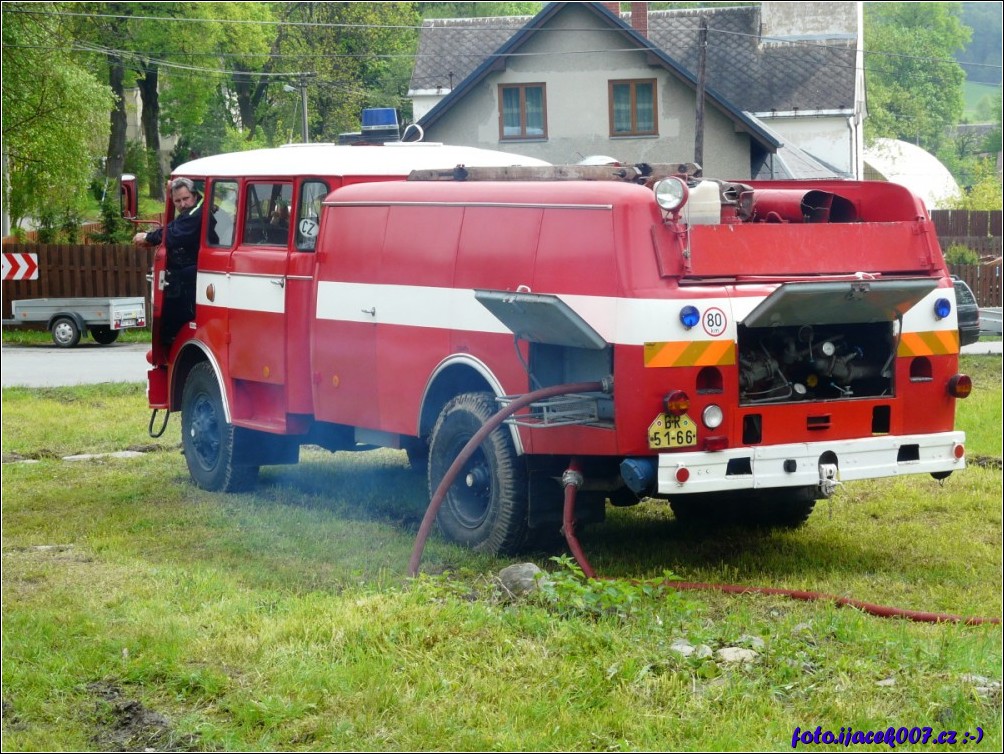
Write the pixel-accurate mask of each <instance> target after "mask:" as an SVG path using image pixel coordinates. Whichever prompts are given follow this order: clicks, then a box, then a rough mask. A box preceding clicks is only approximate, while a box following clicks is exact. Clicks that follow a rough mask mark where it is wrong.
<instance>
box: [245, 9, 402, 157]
mask: <svg viewBox="0 0 1004 754" xmlns="http://www.w3.org/2000/svg"><path fill="white" fill-rule="evenodd" d="M273 12H274V14H275V18H276V20H277V21H279V22H281V23H280V24H279V26H278V31H277V33H276V35H275V37H274V39H273V41H272V45H271V54H270V55H269V57H268V58H267V60H266V61H265V62H264V63H259V64H258V65H257V66H256V65H254V61H252V60H246V61H235V63H234V69H235V75H234V77H233V81H232V84H231V90H232V91H233V92H234V94H235V97H236V102H237V106H238V111H239V113H240V118H241V125H242V127H243V128H244V130H245V133H246V134H247V137H248V138H249V139H251V138H254V137H255V136H256V135H257V133H258V130H259V129H261V130H262V132H263V135H264V137H265V139H266V140H267V141H268V142H269V143H270V144H274V143H277V142H283V141H286V140H287V138H288V135H289V131H290V129H291V128H292V127H295V126H296V125H297V119H296V118H294V117H293V114H292V110H291V108H290V105H294V106H296V103H297V100H296V99H295V98H291V97H290V95H289V94H288V93H285V92H284V91H283V89H282V86H283V84H286V85H287V86H288V85H293V86H296V87H297V88H299V86H300V84H301V82H302V83H305V84H306V86H307V90H308V102H309V103H310V104H309V105H308V112H309V116H310V124H309V130H310V135H311V138H312V139H313V140H319V141H337V139H338V134H339V133H341V132H344V131H347V130H352V129H355V128H357V127H358V123H359V113H360V111H361V110H362V108H363V107H365V106H369V105H383V106H388V107H399V106H401V105H402V103H403V101H404V95H405V94H406V92H407V82H408V77H409V76H410V73H411V69H410V66H411V59H410V54H411V53H413V52H414V50H415V48H416V46H417V36H418V35H417V30H416V28H415V27H417V25H418V23H419V18H418V14H417V12H416V11H415V7H414V3H348V2H301V3H274V4H273ZM278 74H286V76H285V77H283V76H280V75H278Z"/></svg>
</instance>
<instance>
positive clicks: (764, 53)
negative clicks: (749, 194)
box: [411, 6, 855, 112]
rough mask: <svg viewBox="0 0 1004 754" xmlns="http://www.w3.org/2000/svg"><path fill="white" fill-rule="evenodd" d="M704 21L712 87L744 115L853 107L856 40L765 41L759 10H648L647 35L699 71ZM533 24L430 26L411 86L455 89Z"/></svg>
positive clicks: (471, 21) (516, 20)
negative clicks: (761, 36) (699, 37)
mask: <svg viewBox="0 0 1004 754" xmlns="http://www.w3.org/2000/svg"><path fill="white" fill-rule="evenodd" d="M702 16H704V17H706V18H707V19H708V27H709V31H708V59H707V75H708V86H709V87H710V88H712V89H714V90H716V91H717V92H718V93H719V94H721V95H722V96H723V97H725V99H727V100H728V101H730V102H732V103H733V104H735V105H736V106H738V107H739V108H740V109H742V110H745V111H749V112H769V111H771V110H777V111H789V110H795V109H799V110H831V109H848V110H850V109H852V108H853V107H854V78H855V76H854V73H855V72H854V62H855V60H854V59H855V54H854V40H852V39H826V40H815V41H813V40H808V41H803V42H771V41H769V40H765V41H761V40H760V39H759V38H758V35H759V28H760V8H759V7H752V6H746V7H739V8H706V9H699V10H670V11H650V12H649V14H648V26H649V34H648V37H649V39H650V40H651V41H652V43H653V44H654V45H655V46H657V47H658V48H660V49H661V50H662V51H663V52H664V53H665V54H667V55H669V56H670V57H671V58H673V59H674V60H676V61H677V62H678V63H680V64H681V65H682V66H683V67H685V68H687V69H688V70H690V71H691V72H694V71H696V70H697V53H698V50H697V32H698V27H699V24H700V18H701V17H702ZM621 18H622V19H623V20H624V21H625V22H627V23H630V19H631V14H630V13H622V14H621ZM529 20H530V17H529V16H507V17H501V18H468V19H437V20H434V21H426V22H425V24H424V25H423V27H422V31H421V36H420V41H419V49H418V57H417V59H416V62H415V68H414V71H413V73H412V79H411V88H412V89H435V88H436V87H437V86H441V87H444V88H445V89H450V88H451V87H455V86H456V85H457V84H459V83H460V82H461V81H462V80H463V79H464V78H466V77H467V75H468V74H470V73H471V72H472V71H474V69H475V68H477V67H478V66H479V65H480V64H481V63H483V62H484V60H485V59H486V57H487V56H488V55H489V54H490V53H492V52H494V51H495V50H497V49H498V48H499V47H500V46H501V45H502V44H504V43H505V41H506V40H507V39H509V37H511V36H512V35H513V34H514V33H516V32H517V31H518V30H519V29H520V28H522V27H523V26H524V25H525V24H526V23H527V22H528V21H529Z"/></svg>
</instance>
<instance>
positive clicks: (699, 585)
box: [408, 382, 1000, 626]
mask: <svg viewBox="0 0 1004 754" xmlns="http://www.w3.org/2000/svg"><path fill="white" fill-rule="evenodd" d="M603 389H604V386H603V384H602V383H600V382H580V383H574V384H570V385H556V386H554V387H550V388H544V389H542V390H535V391H534V392H532V393H527V394H526V395H523V396H521V397H519V398H517V399H515V400H514V401H512V402H511V403H510V404H509V405H508V406H506V407H505V408H503V409H502V410H501V411H499V412H498V413H496V414H495V415H494V416H492V417H491V418H490V419H489V420H488V421H487V422H485V424H484V426H483V427H481V429H479V430H478V431H477V432H476V433H475V434H474V436H473V437H472V438H471V439H470V440H469V441H468V442H467V444H466V445H465V446H464V448H463V450H461V451H460V455H458V456H457V458H456V460H455V461H454V462H453V464H452V465H451V466H450V468H449V469H448V470H447V472H446V475H445V476H444V477H443V479H442V481H440V483H439V486H438V487H436V492H435V494H434V495H433V496H432V500H431V501H430V503H429V507H428V509H426V511H425V517H424V518H423V519H422V524H421V526H419V529H418V536H417V537H416V538H415V546H414V548H413V549H412V552H411V560H409V561H408V575H409V576H411V577H415V576H418V567H419V564H420V563H421V561H422V552H423V551H424V550H425V542H426V540H427V539H428V538H429V533H430V532H431V531H432V524H433V522H434V521H435V520H436V515H437V514H438V513H439V508H440V507H441V506H442V504H443V500H444V499H445V497H446V492H447V490H449V489H450V486H451V485H452V484H453V482H454V480H455V479H456V477H457V474H459V473H460V470H461V469H462V468H463V467H464V464H465V463H467V461H468V460H470V458H471V456H472V455H474V451H475V450H477V449H478V447H479V446H480V445H481V443H482V442H484V440H485V438H486V437H488V435H490V434H491V433H492V432H493V431H494V430H495V429H497V428H498V427H499V425H501V424H502V422H504V421H505V420H506V419H508V418H509V417H510V416H512V415H513V414H514V413H516V412H517V411H519V410H520V409H522V408H525V407H526V406H528V405H529V404H531V403H533V402H534V401H539V400H544V399H545V398H552V397H554V396H556V395H572V394H575V393H589V392H595V391H599V390H603ZM582 482H583V478H582V472H581V471H580V470H579V463H578V459H574V458H573V459H572V460H571V462H570V463H569V465H568V469H567V470H566V471H565V473H564V475H563V476H562V484H564V486H565V500H564V506H563V509H562V528H563V530H564V533H565V541H566V542H567V543H568V548H569V550H571V552H572V555H573V556H574V557H575V561H576V562H577V563H578V564H579V567H580V568H581V569H582V573H583V574H584V575H585V576H586V578H590V579H593V578H596V576H595V573H594V571H593V568H592V566H591V565H590V564H589V560H588V559H587V558H586V554H585V552H583V550H582V546H581V545H580V544H579V540H578V538H577V537H576V536H575V497H576V492H577V491H578V488H579V487H580V486H581V485H582ZM665 583H666V586H668V587H672V588H673V589H680V590H703V591H718V592H725V593H727V594H765V595H775V596H782V597H788V598H790V599H794V600H803V601H807V602H808V601H818V602H832V603H834V604H835V605H837V606H838V607H843V606H847V607H856V608H857V609H859V610H862V611H864V612H866V613H868V614H869V615H875V616H878V617H880V618H906V619H907V620H912V621H917V622H920V623H963V624H965V625H967V626H980V625H985V624H993V625H999V624H1000V618H979V617H972V616H971V617H964V616H961V615H951V614H948V613H928V612H921V611H919V610H904V609H902V608H898V607H886V606H884V605H875V604H873V603H870V602H862V601H860V600H855V599H851V598H850V597H838V596H837V595H835V594H824V593H822V592H806V591H799V590H796V589H779V588H775V587H765V586H742V585H739V584H708V583H703V582H696V581H667V582H665Z"/></svg>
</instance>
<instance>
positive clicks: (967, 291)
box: [952, 276, 980, 346]
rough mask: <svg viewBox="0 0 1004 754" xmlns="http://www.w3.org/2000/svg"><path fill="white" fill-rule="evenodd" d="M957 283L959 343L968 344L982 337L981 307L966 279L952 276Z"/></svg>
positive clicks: (956, 308) (956, 305) (956, 304)
mask: <svg viewBox="0 0 1004 754" xmlns="http://www.w3.org/2000/svg"><path fill="white" fill-rule="evenodd" d="M952 282H954V283H955V313H956V315H957V316H958V319H959V345H963V346H968V345H969V344H971V343H975V342H976V341H978V340H979V339H980V307H979V305H978V304H977V303H976V296H974V295H973V291H972V289H971V288H970V287H969V285H967V284H966V281H965V280H960V279H959V278H957V277H955V276H952Z"/></svg>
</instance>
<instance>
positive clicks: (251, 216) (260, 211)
mask: <svg viewBox="0 0 1004 754" xmlns="http://www.w3.org/2000/svg"><path fill="white" fill-rule="evenodd" d="M292 203H293V184H292V183H271V182H269V183H264V182H262V183H249V184H248V187H247V196H246V197H245V203H244V233H243V236H242V237H241V240H242V241H243V243H245V244H251V245H257V246H286V245H287V244H288V243H289V208H290V206H291V205H292Z"/></svg>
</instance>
